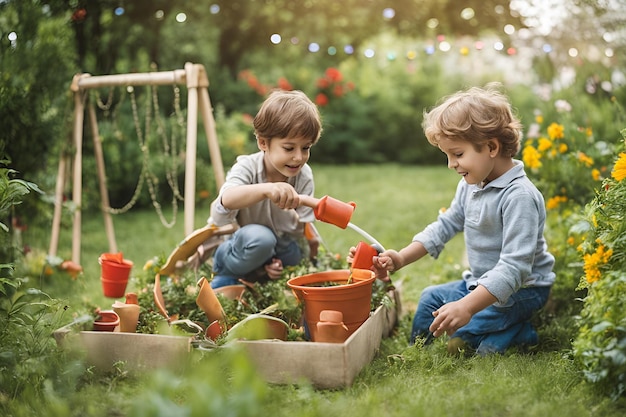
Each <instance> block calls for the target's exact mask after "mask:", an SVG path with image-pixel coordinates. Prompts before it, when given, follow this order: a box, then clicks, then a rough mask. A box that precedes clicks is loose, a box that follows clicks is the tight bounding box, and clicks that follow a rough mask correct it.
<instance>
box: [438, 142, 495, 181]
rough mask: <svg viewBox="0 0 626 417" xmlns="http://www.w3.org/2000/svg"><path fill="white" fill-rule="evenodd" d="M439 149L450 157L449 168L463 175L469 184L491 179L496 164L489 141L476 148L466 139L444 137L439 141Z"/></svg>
mask: <svg viewBox="0 0 626 417" xmlns="http://www.w3.org/2000/svg"><path fill="white" fill-rule="evenodd" d="M438 145H439V149H441V151H442V152H443V153H445V154H446V156H447V157H448V168H450V169H453V170H455V171H456V172H457V174H459V175H461V176H462V177H463V178H464V179H465V182H467V183H468V184H480V183H482V182H484V181H485V180H487V181H489V180H492V179H493V178H490V175H491V174H492V172H493V169H494V166H495V158H494V157H493V150H492V148H491V147H490V146H489V142H488V143H486V144H484V145H482V146H481V148H480V150H476V148H475V147H474V145H473V144H472V143H471V142H469V141H466V140H453V139H449V138H443V139H441V140H440V141H439V144H438Z"/></svg>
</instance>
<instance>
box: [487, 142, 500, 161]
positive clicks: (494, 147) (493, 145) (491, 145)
mask: <svg viewBox="0 0 626 417" xmlns="http://www.w3.org/2000/svg"><path fill="white" fill-rule="evenodd" d="M487 149H489V155H491V156H492V157H494V156H498V154H499V153H500V141H499V140H497V139H489V141H488V142H487Z"/></svg>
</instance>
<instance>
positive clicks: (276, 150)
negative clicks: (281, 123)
mask: <svg viewBox="0 0 626 417" xmlns="http://www.w3.org/2000/svg"><path fill="white" fill-rule="evenodd" d="M257 143H258V146H259V149H260V150H262V151H264V152H265V171H266V177H267V180H268V181H270V182H277V181H286V180H287V178H291V177H295V176H296V175H297V174H298V173H299V172H300V170H301V169H302V167H303V166H304V164H306V163H307V161H308V160H309V157H310V156H311V146H313V143H312V142H311V140H310V139H304V138H273V139H272V140H270V141H267V140H265V139H263V138H259V139H258V141H257Z"/></svg>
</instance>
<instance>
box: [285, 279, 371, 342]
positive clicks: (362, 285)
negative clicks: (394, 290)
mask: <svg viewBox="0 0 626 417" xmlns="http://www.w3.org/2000/svg"><path fill="white" fill-rule="evenodd" d="M353 272H354V273H352V272H351V271H350V270H347V269H342V270H332V271H324V272H316V273H313V274H308V275H302V276H299V277H295V278H291V279H290V280H289V281H287V285H288V286H289V288H291V290H292V291H293V293H294V295H295V296H296V298H298V300H300V302H303V303H304V319H305V321H306V323H307V327H308V328H309V332H310V336H311V340H312V341H314V342H315V341H317V323H318V322H319V321H320V313H321V312H322V311H324V310H335V311H340V312H341V313H342V314H343V323H344V324H345V325H346V327H347V328H348V330H347V333H348V334H347V336H346V338H347V337H349V336H350V335H351V334H352V333H354V332H355V331H356V330H357V329H358V328H359V327H360V326H361V324H363V323H364V322H365V320H367V319H368V317H369V315H370V311H371V302H372V285H373V283H374V280H375V279H376V277H375V275H374V272H372V271H367V270H360V269H355V270H353ZM349 278H351V279H350V283H349V284H348V279H349Z"/></svg>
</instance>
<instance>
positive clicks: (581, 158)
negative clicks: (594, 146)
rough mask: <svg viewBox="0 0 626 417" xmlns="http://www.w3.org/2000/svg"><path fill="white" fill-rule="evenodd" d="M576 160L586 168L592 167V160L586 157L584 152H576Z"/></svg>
mask: <svg viewBox="0 0 626 417" xmlns="http://www.w3.org/2000/svg"><path fill="white" fill-rule="evenodd" d="M578 160H579V161H580V162H582V163H583V164H585V165H586V166H588V167H590V166H591V165H593V159H592V158H591V157H589V156H587V155H586V154H585V153H584V152H578Z"/></svg>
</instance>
